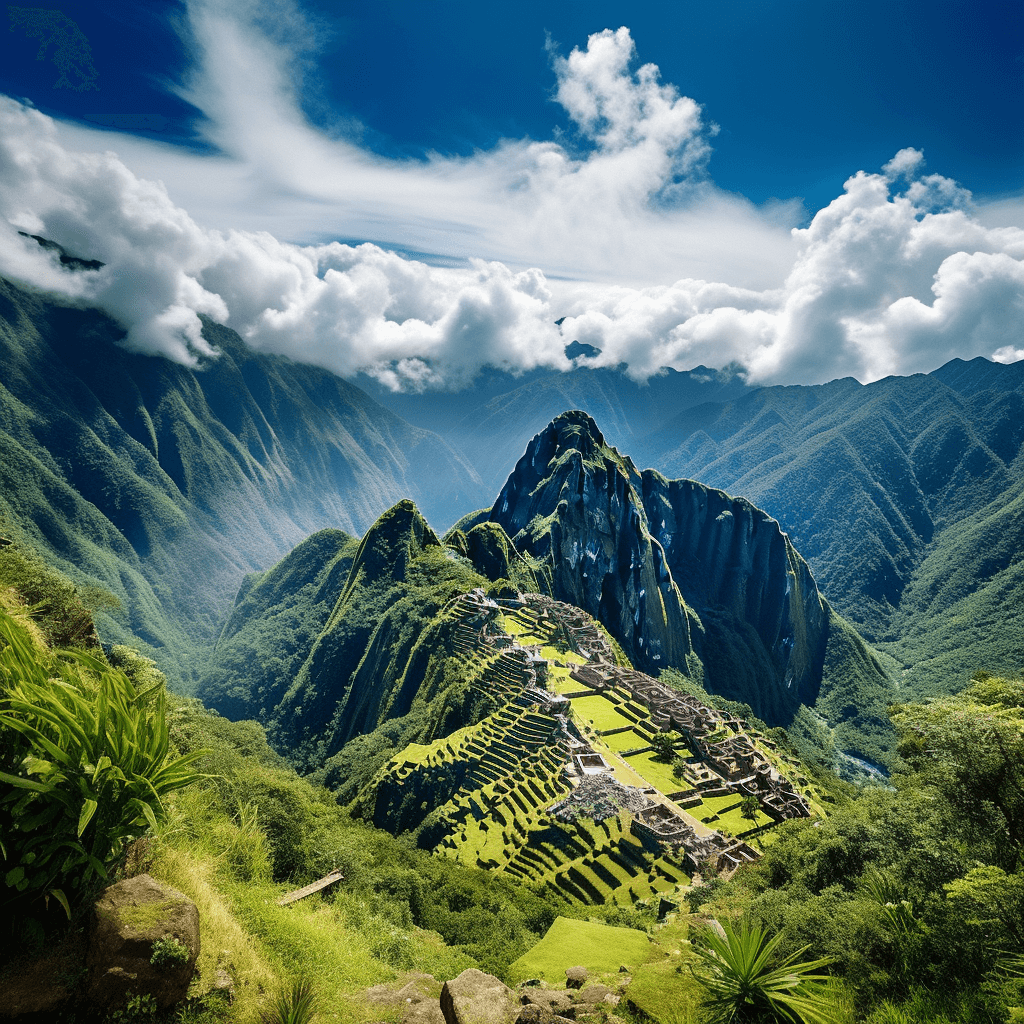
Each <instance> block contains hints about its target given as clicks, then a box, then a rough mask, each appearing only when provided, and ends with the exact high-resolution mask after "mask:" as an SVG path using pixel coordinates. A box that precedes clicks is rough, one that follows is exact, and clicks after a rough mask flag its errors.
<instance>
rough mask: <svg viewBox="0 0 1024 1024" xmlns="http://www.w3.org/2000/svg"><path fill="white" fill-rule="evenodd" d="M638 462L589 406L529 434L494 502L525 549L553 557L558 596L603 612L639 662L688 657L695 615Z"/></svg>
mask: <svg viewBox="0 0 1024 1024" xmlns="http://www.w3.org/2000/svg"><path fill="white" fill-rule="evenodd" d="M642 489H643V483H642V480H641V477H640V474H639V473H638V472H637V470H636V467H635V466H634V465H633V463H632V462H630V461H629V459H624V458H622V457H621V456H620V455H619V454H618V452H616V451H615V450H614V449H613V448H609V447H607V446H606V445H605V443H604V438H603V437H602V436H601V432H600V431H599V430H598V429H597V424H595V423H594V421H593V420H592V419H591V418H590V417H589V416H588V415H587V414H586V413H582V412H567V413H563V414H562V415H561V416H559V417H557V419H555V420H553V421H552V422H551V424H550V425H549V426H548V427H547V428H546V429H545V430H543V431H541V432H540V433H539V434H538V435H537V436H536V437H535V438H534V439H533V441H531V442H530V445H529V447H528V448H527V449H526V453H525V454H524V455H523V457H522V458H521V459H520V460H519V462H518V464H517V465H516V468H515V471H514V472H513V473H512V475H511V476H510V477H509V478H508V481H507V482H506V484H505V486H504V487H503V488H502V490H501V493H500V494H499V495H498V498H497V500H496V501H495V503H494V507H493V508H492V509H491V519H492V520H493V521H494V522H497V523H500V524H501V525H502V526H503V527H504V529H505V532H506V533H507V534H508V535H509V536H510V537H511V538H512V541H513V543H514V544H515V545H516V547H517V549H519V550H520V551H524V552H527V553H529V554H531V555H533V556H534V557H535V558H540V559H543V560H545V561H546V562H547V565H546V566H545V568H546V570H547V575H548V577H549V579H548V582H549V585H550V591H551V596H552V597H555V598H557V599H558V600H559V601H566V602H568V603H569V604H574V605H576V606H577V607H578V608H582V609H583V610H584V611H587V612H589V613H590V614H591V615H593V616H594V617H595V618H598V619H600V620H601V621H602V622H603V623H604V624H605V625H606V626H607V627H608V629H610V630H611V632H612V633H613V635H614V636H615V637H616V638H617V639H618V640H619V642H620V643H622V645H623V647H624V648H625V650H626V653H627V654H628V655H629V657H630V659H631V660H632V662H633V663H634V664H635V665H637V666H643V667H646V668H654V669H655V670H656V669H657V668H658V667H663V666H665V665H684V664H685V663H686V659H687V657H688V656H689V655H691V654H692V653H693V643H692V639H691V635H690V634H691V627H692V626H696V625H697V623H696V620H695V617H694V616H693V614H692V612H691V610H690V609H689V608H687V606H686V603H685V601H684V600H683V597H682V594H681V593H680V592H679V589H678V587H677V586H676V585H675V583H674V581H673V579H672V573H671V571H670V570H669V566H668V561H667V559H666V557H665V551H664V550H663V548H662V546H661V544H660V543H659V542H658V541H657V540H656V539H655V538H654V537H653V536H652V534H651V531H650V530H649V529H648V528H647V521H646V514H645V512H644V508H643V504H642V502H641V500H640V494H641V493H642Z"/></svg>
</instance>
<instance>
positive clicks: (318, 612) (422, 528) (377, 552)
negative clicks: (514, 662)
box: [201, 501, 488, 787]
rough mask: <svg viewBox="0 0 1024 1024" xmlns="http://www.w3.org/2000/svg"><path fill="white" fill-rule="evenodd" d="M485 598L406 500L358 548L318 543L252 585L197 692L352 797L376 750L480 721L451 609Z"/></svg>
mask: <svg viewBox="0 0 1024 1024" xmlns="http://www.w3.org/2000/svg"><path fill="white" fill-rule="evenodd" d="M487 585H488V580H487V579H486V578H485V577H483V576H481V575H480V574H479V573H478V572H476V570H475V569H474V567H473V565H472V563H471V562H470V561H469V559H468V558H466V557H465V556H463V555H460V554H458V552H457V551H456V550H454V549H453V548H450V547H447V546H445V545H443V544H441V542H440V541H439V540H438V538H437V536H436V535H435V534H434V532H433V530H431V528H430V527H429V525H427V522H426V520H425V519H424V518H423V517H422V516H421V515H420V513H419V511H418V509H417V508H416V506H415V505H414V504H413V503H412V502H411V501H401V502H399V503H398V504H397V505H395V506H394V507H393V508H392V509H390V510H388V511H387V512H386V513H385V514H384V515H382V516H381V517H380V518H379V519H378V520H377V522H376V523H375V524H374V525H373V527H372V528H371V529H370V530H369V531H367V533H366V535H365V536H364V537H363V539H362V540H361V541H360V542H358V544H357V543H356V542H355V541H353V540H352V539H350V538H348V537H347V536H346V535H344V534H342V533H340V532H339V531H323V532H321V533H319V534H316V535H314V536H313V537H311V538H309V540H307V541H306V542H305V543H304V544H302V545H300V546H299V547H298V548H296V549H295V551H293V552H292V554H291V555H289V556H288V557H287V558H285V559H284V560H283V561H282V562H281V563H279V564H278V565H277V566H275V567H274V568H273V569H271V570H270V571H268V572H267V573H265V574H263V575H261V576H259V577H254V578H250V579H248V580H247V581H246V583H245V584H244V585H243V588H242V590H241V591H240V593H239V596H238V600H237V602H236V606H235V610H234V612H233V613H232V616H231V618H230V619H229V621H228V624H227V625H226V626H225V629H224V633H223V635H222V636H221V638H220V640H219V641H218V644H217V648H216V650H215V651H214V653H213V655H212V657H211V666H210V670H209V672H208V674H207V675H206V676H205V677H204V680H203V683H202V686H201V693H202V695H203V698H204V700H206V701H208V702H209V703H210V705H211V706H213V707H215V708H216V709H218V710H220V711H223V712H224V713H225V714H236V713H245V714H251V715H255V716H257V717H258V718H259V719H260V720H261V721H262V722H264V723H265V724H266V726H267V727H268V729H269V731H270V733H271V736H272V737H273V739H274V742H275V743H276V744H277V745H278V747H279V749H282V750H286V751H287V752H288V754H289V757H290V758H291V759H292V760H293V761H294V763H295V764H297V765H299V766H301V767H302V768H303V769H304V770H305V771H309V772H313V771H318V772H320V777H321V778H322V779H323V780H324V781H325V782H327V783H328V784H332V785H333V784H337V785H342V784H344V785H346V786H348V787H351V786H352V785H353V783H352V776H353V775H354V777H355V778H361V777H362V775H363V774H365V773H366V772H367V771H372V768H368V767H367V766H368V765H375V758H376V757H377V756H378V751H377V748H378V746H380V747H382V748H386V749H390V745H393V744H394V743H397V742H398V741H399V740H398V737H401V740H402V742H403V743H407V742H411V741H413V740H417V739H423V738H425V737H429V736H431V735H433V734H437V733H438V732H439V731H440V732H442V734H443V732H444V731H451V730H452V729H454V728H457V727H458V726H461V725H464V724H466V722H468V721H471V720H476V718H477V717H478V716H479V715H480V714H481V713H483V711H482V710H481V709H480V708H479V707H478V705H479V704H480V702H481V700H485V697H484V696H481V694H479V693H477V692H475V691H474V689H473V687H472V682H473V679H472V675H471V674H467V673H464V672H461V671H459V669H458V658H457V657H456V655H455V648H454V646H453V644H454V631H455V629H456V626H457V622H456V621H455V620H454V619H453V618H452V616H451V615H450V614H448V613H447V612H446V607H447V606H448V605H449V603H450V602H451V600H452V599H453V598H454V597H456V596H457V595H459V594H462V593H465V592H467V591H469V590H471V589H473V588H474V587H479V586H487ZM380 730H383V733H381V732H380ZM396 730H397V731H396ZM353 740H357V743H356V745H355V746H354V747H352V749H351V750H346V753H345V754H344V755H341V758H340V760H339V759H338V756H339V755H340V754H341V752H342V749H343V748H345V747H346V744H349V743H350V741H353Z"/></svg>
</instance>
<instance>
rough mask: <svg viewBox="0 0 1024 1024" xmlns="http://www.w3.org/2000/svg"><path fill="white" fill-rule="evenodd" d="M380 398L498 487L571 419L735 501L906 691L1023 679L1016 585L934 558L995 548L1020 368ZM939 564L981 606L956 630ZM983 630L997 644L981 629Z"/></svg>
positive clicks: (558, 379) (1019, 416)
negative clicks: (584, 418) (768, 519)
mask: <svg viewBox="0 0 1024 1024" xmlns="http://www.w3.org/2000/svg"><path fill="white" fill-rule="evenodd" d="M377 387H378V388H379V385H377ZM380 397H381V400H382V401H383V402H384V404H386V405H388V406H389V407H390V408H393V409H395V410H396V411H398V412H400V414H402V415H405V416H407V417H408V418H409V419H410V420H411V421H412V422H416V423H419V424H421V425H423V426H429V427H430V428H431V429H434V430H437V431H438V432H439V433H440V434H441V435H442V436H443V437H445V438H447V439H449V440H450V441H451V442H452V443H453V444H454V445H456V446H458V447H460V448H461V449H462V450H464V451H466V452H472V458H473V461H474V465H476V466H477V468H478V469H479V470H480V472H481V475H482V476H484V478H485V479H486V480H489V481H491V480H493V481H494V485H495V486H497V481H498V480H499V479H502V480H503V479H504V477H505V474H507V473H508V472H509V471H510V470H511V468H512V466H513V465H514V463H515V461H516V459H517V458H518V456H519V454H520V453H521V452H522V450H523V447H524V446H525V444H526V442H527V441H528V440H529V438H530V437H531V436H532V434H533V433H535V432H536V431H538V430H540V429H541V427H542V426H543V424H544V423H545V422H547V420H548V419H550V418H551V417H552V416H553V415H555V414H556V413H557V412H559V411H561V409H563V408H578V409H582V410H583V411H585V412H587V413H589V414H590V415H592V416H594V417H596V419H597V420H598V422H600V423H601V424H602V428H603V429H604V432H605V437H606V439H607V440H608V442H609V443H610V444H614V445H616V446H617V447H619V448H620V449H621V450H623V451H628V452H630V454H631V455H632V456H633V458H634V459H635V460H636V461H637V463H638V464H641V465H645V466H652V467H654V468H655V469H657V470H659V471H660V472H662V473H664V474H665V475H666V476H668V477H670V478H675V477H684V478H691V479H696V480H700V481H702V482H703V483H705V484H708V485H710V486H713V487H718V488H722V489H723V490H726V491H728V492H729V493H730V494H735V495H743V496H744V497H746V498H748V499H749V500H750V501H752V502H754V503H755V504H756V505H757V506H758V507H760V508H763V509H765V510H766V511H767V512H768V513H769V515H771V516H773V517H774V518H775V519H777V520H778V521H779V523H780V525H781V526H782V528H783V530H785V531H786V532H787V533H788V534H789V536H790V538H791V540H792V541H793V543H794V545H795V546H796V547H797V549H798V550H799V551H800V552H801V554H802V555H803V556H804V558H806V559H807V562H808V564H809V565H810V567H811V570H812V572H813V573H814V576H815V579H816V580H817V582H818V585H819V587H820V588H821V591H822V593H823V594H825V596H826V597H828V599H829V601H830V602H831V603H832V604H833V605H834V606H835V607H836V608H837V609H838V610H839V612H840V613H841V614H843V615H844V616H846V617H847V618H848V619H850V621H851V622H852V623H854V624H855V625H856V627H857V629H858V630H859V631H861V632H862V633H863V634H864V635H865V636H866V637H868V639H869V640H871V641H872V642H873V643H875V644H877V645H879V646H881V647H882V648H884V650H885V651H886V652H887V653H889V654H891V655H892V656H893V657H895V658H896V660H897V661H898V662H899V663H900V664H901V665H902V666H903V667H904V668H905V670H906V674H905V677H904V682H905V683H906V684H907V685H908V686H910V687H911V689H912V692H913V693H916V694H919V695H923V694H926V693H929V692H934V691H936V690H940V689H956V688H959V687H960V686H962V685H963V684H964V683H965V682H966V680H967V678H968V676H969V675H970V673H971V672H972V671H974V670H975V669H977V668H990V669H992V670H993V671H1005V672H1012V671H1015V668H1016V665H1017V664H1018V661H1019V655H1018V653H1017V652H1018V651H1019V647H1017V646H1015V645H1014V643H1013V642H1012V640H1011V638H1012V637H1015V636H1017V635H1019V634H1020V633H1021V632H1022V631H1024V610H1022V611H1020V612H1019V613H1018V609H1024V592H1022V591H1021V590H1020V588H1019V587H1018V585H1017V583H1016V582H1015V580H1014V578H1013V571H1012V569H1010V570H1009V571H1010V575H1009V576H1006V575H1005V573H1006V572H1007V571H1008V570H1007V569H1006V568H1002V569H996V570H995V571H994V572H993V574H992V575H985V574H984V572H983V571H982V567H983V566H990V565H991V564H992V560H991V559H979V560H976V561H974V562H973V563H968V564H966V565H957V566H955V567H952V566H950V565H949V564H948V563H947V557H948V556H946V555H942V554H941V553H940V552H941V551H942V550H943V549H944V548H946V547H949V546H950V545H952V547H949V550H950V551H953V550H956V551H964V550H965V548H964V539H963V537H962V536H961V535H962V534H963V533H964V531H971V530H973V531H975V532H980V533H982V534H985V535H989V534H991V533H993V532H996V533H999V532H1000V530H1001V527H1000V525H999V524H1000V523H1001V522H1003V521H1004V515H1003V510H1005V509H1008V508H1010V507H1011V506H1012V505H1013V502H1014V495H1015V494H1016V493H1017V491H1016V489H1015V487H1016V482H1017V481H1019V480H1020V479H1021V478H1022V473H1024V460H1022V458H1021V454H1020V453H1021V442H1022V440H1024V363H1015V364H1010V365H1002V364H999V363H993V362H990V361H988V360H986V359H980V358H978V359H974V360H971V361H970V362H964V361H963V360H959V359H954V360H952V361H951V362H949V363H947V364H946V365H945V366H943V367H941V368H940V369H938V370H936V371H934V372H933V373H930V374H917V375H915V376H912V377H890V378H887V379H885V380H881V381H877V382H875V383H873V384H869V385H861V384H859V383H858V382H857V381H855V380H853V379H845V380H837V381H832V382H831V383H829V384H825V385H822V386H818V387H803V386H793V387H770V388H749V387H746V386H745V385H744V384H743V380H742V378H741V377H739V376H737V375H731V376H730V375H729V374H728V373H720V372H716V371H711V370H704V369H703V368H702V367H698V368H697V369H695V370H692V371H690V372H689V373H677V372H676V371H668V372H666V373H665V374H664V375H662V376H659V377H654V378H652V379H651V380H650V381H649V382H648V383H647V384H645V385H638V384H636V383H635V382H633V381H631V380H629V378H627V377H626V376H625V375H624V374H623V373H620V372H618V371H616V370H588V369H584V368H579V367H578V368H577V369H575V370H574V371H572V372H570V373H566V374H559V373H545V372H542V371H534V372H533V373H531V374H527V375H524V377H523V378H522V379H519V380H517V379H516V378H513V377H512V376H511V375H509V374H502V373H498V372H496V371H493V372H492V371H486V372H484V373H483V374H481V377H480V379H479V380H478V381H477V382H476V383H475V384H474V386H473V387H472V388H470V389H468V390H466V391H463V392H459V393H456V394H454V395H443V396H439V395H436V394H429V393H428V394H423V395H389V394H384V393H382V394H381V396H380ZM979 517H980V518H979ZM954 526H956V527H957V529H956V530H955V531H954V533H953V534H951V535H950V536H949V537H948V538H947V537H945V536H944V534H945V532H946V531H947V530H949V529H951V528H952V527H954ZM957 538H959V539H957ZM936 555H937V556H938V558H939V562H933V561H932V558H933V556H936ZM940 562H941V563H942V564H943V572H948V571H950V570H951V569H952V570H953V572H954V574H955V576H956V577H957V579H958V580H959V581H960V587H961V592H962V593H961V598H970V600H971V601H981V602H982V603H981V605H978V608H979V609H981V608H982V605H984V606H985V607H986V608H987V611H985V610H984V609H983V610H982V614H983V622H984V624H983V625H980V626H978V628H973V629H970V630H967V631H966V632H965V630H964V628H963V622H964V619H963V614H964V613H966V611H967V609H968V607H970V608H972V609H973V608H974V605H973V604H971V605H969V606H967V605H965V606H962V607H960V609H959V613H958V612H957V611H956V610H955V609H954V608H953V605H952V604H951V603H949V602H946V603H939V604H936V603H934V602H931V601H927V602H926V601H923V599H922V597H921V593H922V588H924V590H925V591H927V589H928V588H929V587H930V586H931V584H930V583H929V581H930V580H931V578H932V577H933V576H934V574H935V572H936V571H937V569H936V567H937V566H938V564H939V563H940ZM986 571H987V570H986ZM975 592H978V593H979V594H987V595H989V596H988V597H982V596H979V597H978V598H973V597H970V595H972V594H974V593H975ZM995 595H1001V596H1000V597H998V598H997V597H996V596H995ZM958 600H959V598H958ZM996 603H1002V605H1003V608H1002V611H1001V612H1000V611H997V609H996ZM972 614H973V612H972ZM994 622H1003V623H1005V624H1006V625H1007V626H1008V628H1007V629H1006V630H993V629H992V628H991V627H990V624H991V623H994ZM922 638H927V645H924V644H922V643H921V642H920V641H921V639H922Z"/></svg>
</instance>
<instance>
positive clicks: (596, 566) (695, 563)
mask: <svg viewBox="0 0 1024 1024" xmlns="http://www.w3.org/2000/svg"><path fill="white" fill-rule="evenodd" d="M489 518H490V520H491V521H493V522H496V523H498V524H500V525H501V526H502V527H503V528H504V530H505V532H506V533H507V534H508V535H509V537H510V538H511V540H512V543H513V544H514V545H515V547H516V548H517V549H518V550H519V551H520V552H522V553H524V554H526V555H528V556H530V557H531V558H532V559H533V560H534V561H535V562H536V563H539V564H538V565H535V571H536V572H537V573H538V575H539V576H540V577H542V578H543V579H544V581H545V583H546V584H547V586H548V588H549V589H550V593H551V596H553V597H555V598H556V599H557V600H560V601H566V602H568V603H571V604H574V605H576V606H577V607H579V608H582V609H584V610H585V611H587V612H589V613H590V614H591V615H593V616H594V617H595V618H597V619H599V620H600V621H601V622H603V623H604V624H605V625H606V626H607V627H608V629H609V630H610V631H611V633H612V635H613V636H614V637H615V638H616V639H617V640H618V642H619V643H620V644H621V645H622V647H623V649H624V650H625V652H626V654H627V655H628V657H629V658H630V660H631V661H632V663H633V664H634V665H636V666H637V667H638V668H642V669H643V670H644V671H647V672H651V673H654V674H657V672H658V671H659V670H660V669H662V668H664V667H666V666H675V667H677V668H679V669H682V670H684V671H686V672H688V673H689V674H692V675H695V676H697V677H700V678H702V681H703V682H704V684H705V685H707V686H708V687H709V689H711V690H714V691H715V692H718V693H722V694H725V695H728V696H732V697H735V698H738V699H741V700H744V701H747V702H749V703H750V704H751V706H752V707H754V709H755V711H757V712H758V714H760V715H762V717H764V718H765V719H766V720H769V721H784V720H786V719H787V717H788V716H791V715H792V712H793V709H794V708H795V707H796V706H797V705H798V704H806V705H813V704H814V703H815V702H816V701H817V699H818V695H819V691H820V689H821V686H822V681H823V675H824V669H825V665H826V662H827V660H828V658H827V653H828V646H829V639H830V635H831V634H832V633H833V631H834V630H835V629H836V627H837V625H838V623H837V622H836V619H837V617H836V616H835V614H834V612H832V610H831V608H830V607H829V605H828V603H827V602H826V601H825V600H824V598H823V597H822V596H821V594H820V593H819V591H818V588H817V586H816V585H815V582H814V579H813V577H812V576H811V572H810V570H809V568H808V567H807V563H806V562H805V561H804V560H803V559H802V558H801V557H800V555H799V554H798V553H797V552H796V550H795V549H794V548H793V546H792V544H790V542H789V538H788V537H787V536H786V534H785V533H784V532H783V531H782V530H781V528H780V527H779V524H778V523H777V522H776V521H775V520H774V519H772V518H771V516H769V515H767V513H765V512H762V511H761V510H760V509H758V508H756V507H755V506H754V505H752V504H751V503H750V502H748V501H746V500H745V499H743V498H733V497H730V496H729V495H728V494H726V493H725V492H724V491H719V490H716V489H714V488H710V487H705V486H704V485H702V484H699V483H696V482H694V481H692V480H671V481H670V480H667V479H665V477H663V476H662V475H661V474H660V473H658V472H656V471H654V470H645V471H643V472H640V471H639V470H637V468H636V467H635V466H634V464H633V462H632V461H631V460H630V459H629V458H628V457H624V456H622V455H620V454H619V452H617V451H616V450H615V449H614V448H612V447H610V446H608V445H607V444H606V443H605V441H604V438H603V436H602V434H601V431H600V430H599V429H598V427H597V424H596V423H595V422H594V421H593V420H592V419H591V418H590V416H588V415H587V414H586V413H583V412H579V411H573V412H566V413H563V414H562V415H560V416H558V417H556V419H554V420H553V421H552V422H551V423H550V424H549V426H547V427H546V428H545V429H544V430H543V431H541V432H540V433H539V434H538V435H537V436H536V437H535V438H534V439H533V440H532V441H531V442H530V444H529V446H528V447H527V449H526V452H525V453H524V455H523V457H522V458H521V459H520V460H519V463H518V464H517V466H516V468H515V471H514V472H513V473H512V475H511V476H510V477H509V479H508V481H507V483H506V484H505V486H504V487H503V488H502V491H501V493H500V494H499V495H498V498H497V500H496V501H495V503H494V506H493V508H492V509H491V511H490V515H489ZM868 662H870V658H869V659H868ZM875 670H877V674H878V675H879V676H880V677H881V676H883V675H884V673H882V671H881V668H880V667H877V666H874V667H873V669H872V671H875Z"/></svg>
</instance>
